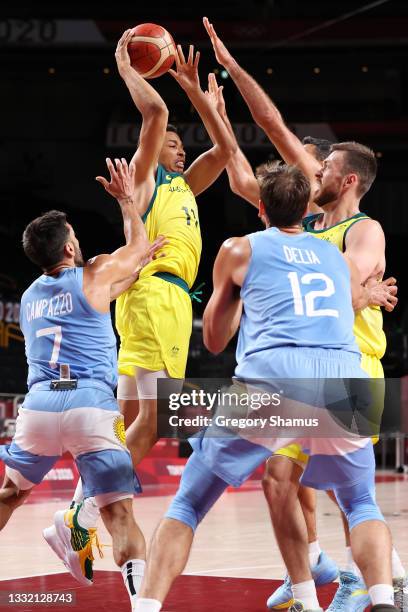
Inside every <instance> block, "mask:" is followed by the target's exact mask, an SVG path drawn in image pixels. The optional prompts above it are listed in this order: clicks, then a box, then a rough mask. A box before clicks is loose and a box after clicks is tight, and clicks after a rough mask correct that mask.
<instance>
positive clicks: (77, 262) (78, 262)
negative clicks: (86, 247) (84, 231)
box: [67, 223, 84, 268]
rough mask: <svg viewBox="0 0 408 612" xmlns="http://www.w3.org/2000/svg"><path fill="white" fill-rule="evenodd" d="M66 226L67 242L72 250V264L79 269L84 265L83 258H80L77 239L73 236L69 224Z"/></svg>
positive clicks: (73, 233)
mask: <svg viewBox="0 0 408 612" xmlns="http://www.w3.org/2000/svg"><path fill="white" fill-rule="evenodd" d="M67 226H68V228H69V242H70V243H71V244H72V246H73V248H74V252H75V254H74V263H75V265H76V266H78V267H79V268H80V267H82V266H83V265H84V258H83V257H82V253H81V248H80V246H79V242H78V238H77V237H76V236H75V232H74V230H73V228H72V225H70V224H69V223H67Z"/></svg>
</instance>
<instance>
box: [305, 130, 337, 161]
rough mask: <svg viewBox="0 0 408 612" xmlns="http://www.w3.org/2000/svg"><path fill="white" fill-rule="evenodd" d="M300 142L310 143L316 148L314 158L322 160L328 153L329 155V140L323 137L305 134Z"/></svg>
mask: <svg viewBox="0 0 408 612" xmlns="http://www.w3.org/2000/svg"><path fill="white" fill-rule="evenodd" d="M302 144H304V145H306V144H310V145H313V146H314V147H315V148H316V158H317V159H318V160H319V161H323V160H324V159H326V157H327V156H328V155H330V147H331V144H332V143H331V142H330V140H326V139H325V138H314V137H313V136H305V137H304V138H303V140H302Z"/></svg>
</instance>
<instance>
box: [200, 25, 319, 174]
mask: <svg viewBox="0 0 408 612" xmlns="http://www.w3.org/2000/svg"><path fill="white" fill-rule="evenodd" d="M204 26H205V28H206V30H207V33H208V35H209V37H210V40H211V43H212V45H213V48H214V52H215V57H216V58H217V61H218V62H219V63H220V64H222V65H223V66H224V68H225V69H226V70H227V71H228V73H229V75H230V76H231V78H232V80H233V81H234V83H235V84H236V86H237V87H238V89H239V91H240V93H241V95H242V97H243V98H244V100H245V102H246V103H247V105H248V108H249V110H250V111H251V114H252V117H253V119H254V121H255V123H257V124H258V125H259V127H261V128H262V129H263V131H264V132H265V134H266V135H267V136H268V138H269V139H270V140H271V142H272V143H273V144H274V145H275V147H276V148H277V149H278V151H279V153H280V155H281V156H282V158H283V159H284V160H285V162H286V163H287V164H291V165H297V166H298V167H299V168H300V169H301V170H302V172H303V173H304V174H305V175H306V176H307V177H308V179H309V180H310V182H311V183H312V186H313V184H314V182H315V175H316V172H318V171H319V170H320V167H321V166H320V164H319V162H318V161H317V160H316V159H315V158H314V157H313V155H311V154H310V153H308V152H307V151H306V150H305V149H304V148H303V145H302V143H301V142H300V140H299V139H298V138H297V136H295V134H293V133H292V132H291V131H290V130H289V128H288V127H287V126H286V124H285V122H284V121H283V119H282V115H281V114H280V112H279V110H278V109H277V107H276V106H275V104H274V103H273V102H272V100H271V99H270V97H269V96H268V95H267V94H266V92H265V91H264V90H263V89H262V87H261V86H260V85H259V84H258V83H257V82H256V81H255V79H254V78H252V77H251V76H250V75H249V74H248V73H247V72H245V70H244V69H243V68H241V66H240V65H239V64H238V62H237V61H236V60H235V59H234V58H233V57H232V55H231V53H230V52H229V51H228V49H227V48H226V46H225V45H224V43H223V42H222V40H221V39H220V38H219V37H218V36H217V33H216V31H215V29H214V26H213V25H212V24H211V23H210V22H209V21H208V19H207V17H204Z"/></svg>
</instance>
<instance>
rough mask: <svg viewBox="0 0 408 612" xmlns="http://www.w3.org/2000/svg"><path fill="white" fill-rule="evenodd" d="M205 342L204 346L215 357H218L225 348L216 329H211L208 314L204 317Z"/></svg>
mask: <svg viewBox="0 0 408 612" xmlns="http://www.w3.org/2000/svg"><path fill="white" fill-rule="evenodd" d="M203 342H204V346H205V348H206V349H207V351H209V352H210V353H212V354H213V355H218V354H219V353H221V352H222V351H223V350H224V348H225V343H223V342H222V338H221V334H219V333H218V334H217V333H216V330H215V329H211V325H210V324H209V321H208V318H207V317H206V313H205V312H204V316H203Z"/></svg>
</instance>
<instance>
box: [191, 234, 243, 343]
mask: <svg viewBox="0 0 408 612" xmlns="http://www.w3.org/2000/svg"><path fill="white" fill-rule="evenodd" d="M250 257H251V247H250V244H249V240H248V238H246V237H245V236H244V237H243V238H229V239H228V240H226V241H225V242H224V243H223V245H222V246H221V248H220V250H219V252H218V255H217V258H216V260H215V263H214V270H213V284H214V289H213V293H212V295H211V298H210V299H209V302H208V304H207V306H206V309H205V311H204V315H203V337H204V344H205V346H206V347H207V349H208V350H209V351H211V352H212V353H216V354H217V353H220V352H221V351H223V350H224V349H225V347H226V346H227V344H228V342H229V341H230V340H231V338H232V337H233V336H234V335H235V333H236V331H237V329H238V327H239V322H240V320H241V314H242V302H241V298H240V293H239V292H240V288H241V286H242V283H243V281H244V278H245V275H246V272H247V269H248V264H249V259H250Z"/></svg>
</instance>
